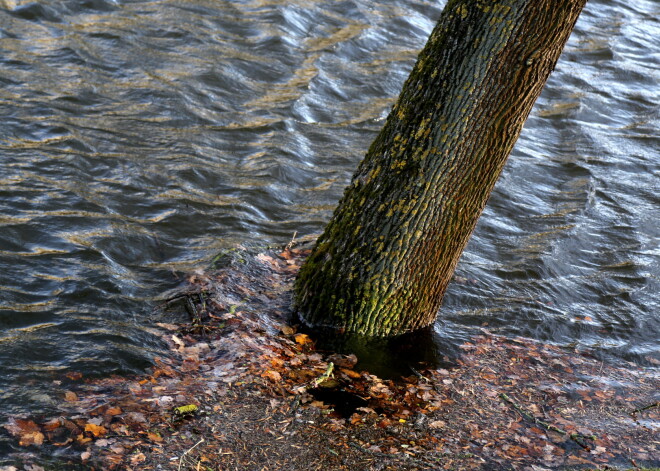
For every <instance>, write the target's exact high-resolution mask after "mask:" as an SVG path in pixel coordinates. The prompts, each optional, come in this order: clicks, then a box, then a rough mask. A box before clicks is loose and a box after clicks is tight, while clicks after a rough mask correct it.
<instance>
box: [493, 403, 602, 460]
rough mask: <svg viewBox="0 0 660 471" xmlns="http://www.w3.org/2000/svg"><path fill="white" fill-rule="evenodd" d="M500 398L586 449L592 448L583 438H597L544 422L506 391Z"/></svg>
mask: <svg viewBox="0 0 660 471" xmlns="http://www.w3.org/2000/svg"><path fill="white" fill-rule="evenodd" d="M500 398H502V399H503V400H505V401H506V402H508V403H509V404H511V405H512V406H513V407H514V409H516V410H517V411H518V412H520V413H521V414H522V415H523V416H524V417H527V418H528V419H529V420H531V421H532V422H534V423H536V424H539V425H541V426H542V427H544V428H545V429H546V430H550V431H552V432H557V433H558V434H559V435H568V436H569V437H570V438H571V440H573V441H574V442H575V443H577V444H578V445H580V446H581V447H582V448H584V449H585V450H589V449H590V448H589V446H587V445H585V444H584V443H582V441H581V440H582V439H584V438H588V439H590V440H595V438H596V437H595V436H591V437H587V436H585V435H582V434H580V433H568V432H567V431H566V430H562V429H560V428H557V427H555V426H554V425H552V424H549V423H547V422H544V421H543V420H541V419H537V418H536V417H534V416H533V415H532V414H531V413H530V412H528V411H526V410H525V409H524V408H523V407H522V406H521V405H520V404H517V403H516V402H515V401H514V400H513V399H511V398H510V397H509V396H507V395H506V394H505V393H501V394H500Z"/></svg>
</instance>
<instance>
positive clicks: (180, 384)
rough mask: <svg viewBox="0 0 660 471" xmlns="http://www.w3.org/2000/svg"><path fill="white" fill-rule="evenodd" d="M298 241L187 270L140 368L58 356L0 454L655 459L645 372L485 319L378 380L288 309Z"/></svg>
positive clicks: (288, 461) (448, 465) (607, 464)
mask: <svg viewBox="0 0 660 471" xmlns="http://www.w3.org/2000/svg"><path fill="white" fill-rule="evenodd" d="M305 255H306V250H305V249H296V248H287V249H285V250H283V251H280V250H278V251H266V252H262V253H259V254H258V255H249V254H248V252H247V251H237V252H236V253H234V254H232V255H231V256H230V257H228V261H227V260H225V262H226V263H224V265H225V266H224V268H218V269H213V270H209V271H207V272H204V273H197V274H194V275H191V276H190V278H189V280H188V284H187V288H186V289H185V291H182V292H179V293H177V294H176V295H173V296H172V297H171V298H170V299H168V300H167V301H166V302H165V303H164V304H163V306H161V308H163V309H166V308H167V309H170V308H171V309H177V308H178V309H182V308H185V309H187V311H188V313H189V315H190V319H191V321H190V322H189V323H186V324H179V325H174V324H158V325H156V326H154V329H155V330H154V331H155V332H157V333H158V335H160V336H162V338H163V339H164V341H165V342H167V344H168V345H169V346H170V352H169V354H168V355H167V356H164V357H161V358H157V359H156V360H155V362H154V367H153V368H152V369H151V370H149V371H148V372H146V373H145V374H144V375H142V376H137V377H112V378H104V379H93V380H88V379H86V378H84V377H82V375H80V374H77V373H75V372H70V373H69V374H68V375H67V378H65V379H64V380H63V382H62V385H61V387H62V391H61V396H62V397H61V399H62V409H61V411H60V413H59V414H58V415H57V416H53V417H24V418H18V417H14V418H11V419H10V420H9V421H8V422H7V423H6V424H4V432H3V433H5V434H9V435H10V436H11V437H12V439H13V441H14V443H15V446H14V452H13V453H12V454H11V456H8V457H6V458H5V459H4V460H3V459H1V458H0V471H15V470H26V471H39V470H42V469H46V470H51V469H98V470H141V471H144V470H204V471H209V470H317V469H318V470H321V469H322V470H351V471H356V470H424V469H454V470H478V469H483V470H499V469H502V470H504V469H515V470H517V469H520V470H530V471H538V470H546V469H602V470H611V469H615V468H621V469H630V468H633V469H634V468H637V467H641V466H644V467H658V466H660V452H659V446H660V435H659V433H658V432H659V430H660V408H659V404H660V403H659V400H660V397H659V396H660V393H659V392H660V375H659V374H658V371H657V370H653V369H643V368H640V367H638V366H636V365H633V364H626V363H619V364H617V365H609V364H607V363H603V362H602V361H600V360H596V359H594V358H592V357H590V356H589V355H588V354H585V353H579V352H572V351H567V350H566V349H560V348H557V347H553V346H550V345H544V344H541V343H538V342H534V341H531V340H528V339H510V338H504V337H501V336H497V335H493V334H490V333H489V332H487V331H485V330H484V331H482V333H481V334H480V335H478V336H476V337H474V338H473V339H472V340H471V341H470V342H468V343H466V344H464V345H462V346H461V347H460V350H461V352H462V353H461V355H460V356H459V357H458V358H456V359H454V363H455V366H454V367H452V368H439V367H435V368H429V369H422V370H420V371H415V372H414V373H415V374H412V375H411V376H408V377H403V378H400V379H397V380H384V379H382V378H379V377H377V376H375V375H373V374H370V373H369V372H368V371H363V370H361V368H360V367H359V363H357V362H358V358H356V357H355V355H341V354H336V353H335V354H332V353H330V352H322V351H318V350H317V349H316V348H315V342H314V341H313V339H311V338H310V337H309V336H308V335H306V334H305V333H301V332H298V331H297V329H296V327H295V326H293V327H292V326H290V325H288V324H287V316H288V306H289V304H290V291H291V283H292V280H293V278H294V276H295V274H296V272H297V270H298V267H299V264H300V263H301V260H302V259H303V258H304V256H305Z"/></svg>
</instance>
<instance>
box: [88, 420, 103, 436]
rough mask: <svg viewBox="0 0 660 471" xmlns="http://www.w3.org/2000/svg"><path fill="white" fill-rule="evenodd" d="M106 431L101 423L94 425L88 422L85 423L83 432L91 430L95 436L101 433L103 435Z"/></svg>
mask: <svg viewBox="0 0 660 471" xmlns="http://www.w3.org/2000/svg"><path fill="white" fill-rule="evenodd" d="M107 431H108V430H107V429H106V428H105V427H103V426H102V425H95V424H92V423H88V424H86V425H85V432H92V435H94V436H95V437H100V436H101V435H105V433H106V432H107Z"/></svg>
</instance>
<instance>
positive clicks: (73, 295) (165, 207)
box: [0, 0, 660, 414]
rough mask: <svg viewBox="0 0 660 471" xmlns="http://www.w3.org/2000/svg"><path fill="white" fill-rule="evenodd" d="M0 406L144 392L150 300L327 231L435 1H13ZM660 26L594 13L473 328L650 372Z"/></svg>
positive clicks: (477, 259)
mask: <svg viewBox="0 0 660 471" xmlns="http://www.w3.org/2000/svg"><path fill="white" fill-rule="evenodd" d="M0 7H1V9H0V85H1V86H0V123H1V126H0V408H1V409H2V410H3V412H4V413H5V414H27V413H39V412H42V411H46V410H48V409H49V408H50V407H51V406H53V405H54V404H56V403H57V402H58V401H60V400H61V398H59V397H58V396H56V395H55V394H54V393H53V392H52V391H53V390H51V385H52V382H53V381H56V380H58V379H61V378H62V377H63V376H64V375H65V374H66V373H67V372H69V371H79V372H82V373H83V374H85V375H107V374H111V373H127V372H139V371H141V369H142V368H144V367H145V366H146V365H148V364H149V361H150V358H152V356H153V355H155V354H158V353H159V352H161V351H162V349H163V348H164V346H163V345H161V344H160V343H159V341H158V340H157V338H156V337H154V336H152V334H151V333H150V332H149V326H150V325H151V323H153V322H154V321H158V320H163V319H162V318H161V317H159V315H157V314H154V312H153V307H154V300H155V299H156V298H157V297H158V296H159V295H161V294H162V293H163V292H165V291H167V290H168V289H171V288H173V287H175V286H177V285H178V284H179V283H180V279H181V277H182V275H183V274H184V273H185V272H187V271H190V270H193V269H195V268H197V267H203V266H206V265H207V264H208V262H209V261H210V260H211V258H212V257H213V255H215V254H216V253H217V252H219V251H220V250H222V249H225V248H228V247H233V246H234V245H235V244H237V243H241V242H250V243H254V242H257V243H264V244H265V243H270V244H284V243H286V242H288V241H289V240H290V239H291V236H292V234H293V233H294V232H296V231H297V232H298V233H299V234H312V233H318V232H319V231H321V230H322V228H323V226H324V224H325V222H326V221H327V220H328V218H329V216H330V214H331V211H332V208H333V207H334V205H335V204H336V202H337V200H338V199H339V197H340V195H341V193H342V191H343V188H344V186H345V185H346V184H347V183H348V181H349V179H350V176H351V174H352V172H353V169H354V168H355V166H356V165H357V162H358V161H359V160H360V159H361V157H362V156H363V155H364V152H365V150H366V148H367V147H368V145H369V144H370V142H371V141H372V140H373V138H374V137H375V134H376V133H377V131H378V130H379V129H380V127H381V126H382V124H383V120H384V118H385V117H386V116H387V113H388V110H389V108H390V107H391V105H392V104H393V101H394V99H395V98H396V96H397V94H398V92H399V90H400V87H401V84H402V83H403V81H404V79H405V78H406V76H407V74H408V71H409V70H410V68H411V67H412V65H413V63H414V60H415V57H416V55H417V52H418V50H419V49H420V48H421V47H422V46H423V44H424V42H425V40H426V37H427V36H428V34H429V33H430V31H431V29H432V27H433V25H434V23H435V18H437V17H438V16H439V13H440V11H441V8H442V2H439V3H436V2H431V1H421V0H396V1H392V0H387V1H384V0H381V1H378V0H349V1H335V0H296V1H289V0H287V1H278V0H262V1H257V0H252V1H248V0H245V1H238V0H237V1H204V0H191V1H185V2H183V1H176V0H162V1H106V0H87V1H74V0H69V1H61V0H57V1H56V0H52V1H50V0H40V1H36V2H26V1H21V0H4V1H2V0H0ZM658 18H660V4H658V3H657V2H655V1H637V2H622V1H605V0H592V1H591V2H590V3H589V4H588V5H587V8H586V10H585V12H584V13H583V15H582V17H581V19H580V21H579V23H578V25H577V28H576V31H575V33H574V35H573V36H572V38H571V40H570V42H569V44H568V46H567V48H566V50H565V53H564V55H563V56H562V59H561V61H560V64H559V65H558V67H557V70H556V72H555V74H554V75H553V76H552V77H551V79H550V82H549V83H548V86H547V88H546V89H545V90H544V93H543V96H542V97H541V99H540V100H539V102H538V103H537V106H536V108H535V110H534V112H533V114H532V116H531V118H530V119H529V121H528V123H527V125H526V128H525V130H524V132H523V136H522V137H521V139H520V141H519V142H518V144H517V146H516V148H515V150H514V152H513V154H512V157H511V158H510V160H509V163H508V166H507V168H506V169H505V171H504V174H503V176H502V178H501V180H500V182H499V183H498V185H497V187H496V189H495V192H494V193H493V196H492V198H491V200H490V202H489V205H488V208H487V209H486V211H485V214H484V216H483V217H482V219H481V221H480V223H479V226H478V228H477V230H476V233H475V235H474V237H473V239H472V240H471V242H470V244H469V247H468V249H467V251H466V252H465V254H464V256H463V258H462V260H461V263H460V266H459V268H458V271H457V276H458V279H457V282H455V283H454V284H453V285H452V286H451V287H450V289H449V291H448V293H447V295H446V298H445V304H444V308H443V313H442V317H441V318H440V320H439V321H438V323H437V325H436V334H437V336H438V337H439V338H440V339H441V340H442V341H444V342H447V343H459V342H461V341H462V340H464V339H466V338H468V337H469V336H470V335H472V334H473V333H474V332H475V331H476V330H477V329H478V328H479V327H481V326H482V325H487V327H488V328H490V329H492V330H493V331H495V332H499V333H504V334H510V335H524V336H528V337H532V338H537V339H541V340H544V341H551V342H555V343H558V344H561V345H572V346H577V347H578V348H580V349H586V348H590V347H591V348H595V351H596V353H597V354H599V355H602V356H603V357H604V358H608V359H610V360H613V361H616V359H617V358H625V359H630V360H634V361H636V362H638V363H639V364H641V365H649V364H651V363H652V362H654V361H656V359H657V358H658V357H657V352H658V346H659V342H658V337H659V333H660V321H659V319H658V315H657V312H658V310H659V309H658V308H659V307H660V303H659V301H658V296H657V294H658V292H660V289H659V288H660V283H659V281H658V276H659V274H660V262H659V260H660V224H659V223H658V219H659V216H660V214H659V211H658V207H659V205H660V196H659V195H660V171H659V169H660V167H659V160H660V157H659V153H660V152H659V151H660V137H659V136H660V132H659V130H660V129H659V128H660V126H659V124H658V121H659V120H658V114H659V109H658V103H660V88H659V87H658V79H659V78H660V44H659V43H658V41H657V38H658V37H660V23H659V21H658Z"/></svg>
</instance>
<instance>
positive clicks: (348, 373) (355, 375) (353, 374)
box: [339, 368, 362, 379]
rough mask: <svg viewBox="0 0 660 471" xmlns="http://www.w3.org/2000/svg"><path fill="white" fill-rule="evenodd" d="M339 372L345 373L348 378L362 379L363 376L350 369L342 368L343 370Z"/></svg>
mask: <svg viewBox="0 0 660 471" xmlns="http://www.w3.org/2000/svg"><path fill="white" fill-rule="evenodd" d="M339 371H341V372H342V373H344V374H345V375H346V376H348V377H349V378H353V379H358V378H361V377H362V375H361V374H360V373H358V372H357V371H353V370H349V369H347V368H342V369H341V370H339Z"/></svg>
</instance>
